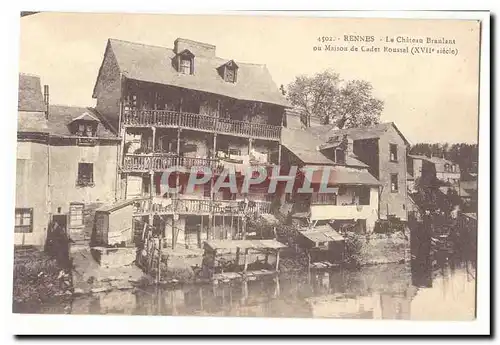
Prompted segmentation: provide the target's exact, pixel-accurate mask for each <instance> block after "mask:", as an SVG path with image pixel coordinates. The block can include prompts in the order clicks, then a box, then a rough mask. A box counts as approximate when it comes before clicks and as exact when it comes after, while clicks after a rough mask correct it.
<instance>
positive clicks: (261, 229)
mask: <svg viewBox="0 0 500 345" xmlns="http://www.w3.org/2000/svg"><path fill="white" fill-rule="evenodd" d="M19 25H20V38H19V40H20V41H19V42H20V43H19V48H20V49H19V71H18V77H19V81H18V85H17V86H18V88H17V89H18V109H17V143H13V145H12V147H13V150H16V148H17V151H16V165H15V167H16V170H15V201H12V203H14V202H15V206H14V205H12V210H11V211H9V212H10V214H11V218H12V221H13V223H14V224H13V225H14V229H13V230H14V231H13V240H14V243H13V248H14V249H13V255H14V258H13V267H12V268H11V269H12V275H13V283H12V312H13V313H14V314H22V315H25V314H40V315H48V314H51V315H54V314H60V315H68V314H71V315H106V317H111V315H126V316H133V315H147V316H162V317H165V316H175V317H179V316H198V317H203V316H204V317H254V318H311V319H337V320H338V319H342V320H344V319H347V320H352V319H354V320H358V319H369V320H375V319H378V320H412V321H465V322H472V321H474V320H475V319H476V317H477V293H478V292H477V279H478V277H477V271H478V269H477V265H480V264H481V263H480V262H479V263H478V251H477V248H478V230H479V227H478V204H480V200H478V195H479V193H478V182H479V183H482V181H483V180H482V177H481V178H480V177H479V171H480V168H479V147H480V146H483V145H484V146H485V147H486V146H488V147H489V142H488V141H486V142H483V141H482V140H481V139H480V137H479V120H480V110H479V109H480V104H479V103H480V102H479V99H480V92H479V90H480V60H481V47H482V45H481V44H482V42H481V30H482V29H484V28H483V27H482V26H483V23H482V21H481V20H477V19H433V18H361V17H328V16H315V17H314V16H286V15H280V14H274V15H273V14H266V15H247V14H245V13H244V12H241V13H237V14H227V15H223V14H166V13H163V14H140V13H136V14H134V13H127V14H125V13H83V12H82V13H76V12H75V13H69V12H67V13H65V12H21V13H20V18H19ZM14 111H15V110H14V109H12V112H14ZM483 115H486V116H488V114H483ZM487 179H488V177H487ZM12 183H14V181H12ZM488 183H489V182H488ZM482 186H483V185H482ZM482 188H484V186H483V187H482ZM488 193H489V192H488ZM8 224H10V223H8ZM480 230H481V231H484V232H489V229H488V228H487V227H486V228H482V229H480ZM11 231H12V230H11ZM483 272H484V271H483ZM479 279H486V277H484V276H483V277H479ZM488 279H489V278H488ZM484 281H486V280H484ZM68 317H69V316H68ZM103 320H106V319H103ZM220 322H224V319H221V321H220Z"/></svg>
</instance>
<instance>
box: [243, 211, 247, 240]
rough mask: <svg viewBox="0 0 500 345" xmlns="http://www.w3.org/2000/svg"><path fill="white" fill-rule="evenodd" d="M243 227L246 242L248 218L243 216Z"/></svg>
mask: <svg viewBox="0 0 500 345" xmlns="http://www.w3.org/2000/svg"><path fill="white" fill-rule="evenodd" d="M242 217H243V218H242V227H243V239H244V240H246V239H247V219H246V216H245V215H243V216H242Z"/></svg>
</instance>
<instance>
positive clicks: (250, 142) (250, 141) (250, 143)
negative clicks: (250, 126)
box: [248, 138, 253, 156]
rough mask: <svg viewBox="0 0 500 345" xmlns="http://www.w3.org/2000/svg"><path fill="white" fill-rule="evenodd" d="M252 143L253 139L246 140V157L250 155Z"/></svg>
mask: <svg viewBox="0 0 500 345" xmlns="http://www.w3.org/2000/svg"><path fill="white" fill-rule="evenodd" d="M252 142H253V139H252V138H248V155H249V156H250V154H251V153H252Z"/></svg>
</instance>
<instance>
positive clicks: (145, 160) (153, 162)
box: [122, 153, 223, 172]
mask: <svg viewBox="0 0 500 345" xmlns="http://www.w3.org/2000/svg"><path fill="white" fill-rule="evenodd" d="M174 166H182V167H185V168H186V169H191V167H210V168H211V169H212V170H213V171H219V170H220V169H222V168H223V165H222V164H221V163H220V162H219V160H218V159H212V158H194V157H179V156H177V155H167V154H161V153H154V154H131V153H127V154H125V156H124V157H123V165H122V171H123V172H148V171H151V170H152V171H164V170H166V169H168V168H171V167H174Z"/></svg>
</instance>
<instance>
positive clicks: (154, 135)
mask: <svg viewBox="0 0 500 345" xmlns="http://www.w3.org/2000/svg"><path fill="white" fill-rule="evenodd" d="M151 130H152V131H153V147H152V152H155V148H156V145H155V143H156V127H151Z"/></svg>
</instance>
